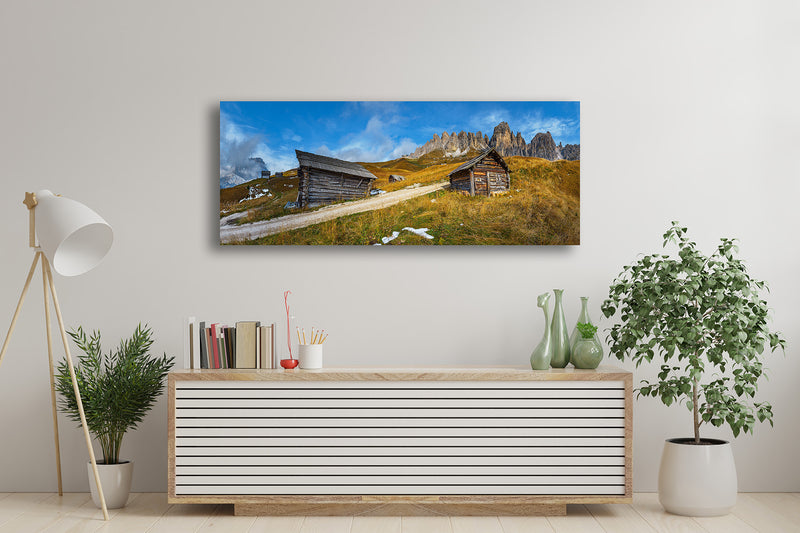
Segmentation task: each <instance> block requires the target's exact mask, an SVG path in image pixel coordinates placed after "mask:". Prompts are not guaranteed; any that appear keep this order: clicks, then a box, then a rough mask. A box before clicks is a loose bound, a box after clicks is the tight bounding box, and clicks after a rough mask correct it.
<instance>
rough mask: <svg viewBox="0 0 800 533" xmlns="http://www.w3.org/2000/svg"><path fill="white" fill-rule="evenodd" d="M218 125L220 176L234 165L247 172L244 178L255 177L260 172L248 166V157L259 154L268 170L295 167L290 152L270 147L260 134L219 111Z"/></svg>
mask: <svg viewBox="0 0 800 533" xmlns="http://www.w3.org/2000/svg"><path fill="white" fill-rule="evenodd" d="M219 121H220V125H219V173H220V176H223V175H225V174H227V173H229V172H231V171H233V170H234V169H235V168H239V169H240V172H245V173H247V170H241V169H247V168H250V169H251V170H252V172H251V175H247V176H243V177H245V178H248V179H254V178H257V177H259V175H260V172H259V173H256V171H257V170H258V169H257V168H256V167H255V166H253V165H252V162H251V161H250V158H254V157H260V158H261V159H263V160H264V163H265V164H266V165H267V168H268V169H269V170H270V171H271V172H280V171H283V170H288V169H290V168H294V167H296V166H297V160H296V159H295V158H294V152H285V151H278V150H274V149H273V148H271V147H270V146H269V145H268V144H267V143H266V142H265V140H264V139H263V137H262V136H261V135H257V134H254V133H248V132H247V131H246V129H245V128H243V127H242V126H241V125H239V124H236V123H235V122H233V121H232V120H230V118H229V117H228V116H227V115H226V114H225V113H221V114H220V118H219Z"/></svg>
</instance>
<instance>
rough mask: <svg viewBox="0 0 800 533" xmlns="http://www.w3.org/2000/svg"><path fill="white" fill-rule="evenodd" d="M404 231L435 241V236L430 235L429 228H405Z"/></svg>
mask: <svg viewBox="0 0 800 533" xmlns="http://www.w3.org/2000/svg"><path fill="white" fill-rule="evenodd" d="M403 231H410V232H411V233H413V234H415V235H419V236H420V237H425V238H426V239H433V235H428V228H409V227H407V226H406V227H405V228H403Z"/></svg>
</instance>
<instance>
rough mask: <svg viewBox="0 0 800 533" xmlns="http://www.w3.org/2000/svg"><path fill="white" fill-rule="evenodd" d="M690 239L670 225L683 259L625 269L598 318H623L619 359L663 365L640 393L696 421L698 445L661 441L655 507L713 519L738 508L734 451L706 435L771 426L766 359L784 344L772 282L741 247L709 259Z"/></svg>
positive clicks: (664, 258) (649, 259) (611, 338)
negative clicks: (754, 274) (764, 383)
mask: <svg viewBox="0 0 800 533" xmlns="http://www.w3.org/2000/svg"><path fill="white" fill-rule="evenodd" d="M686 231H687V229H686V228H685V227H681V226H680V225H678V223H677V222H673V223H672V225H671V227H670V228H669V229H668V230H667V232H666V233H665V234H664V247H666V246H667V245H668V244H670V243H672V244H675V245H676V246H677V248H678V254H677V257H674V258H673V257H670V256H668V255H659V254H654V255H645V256H643V257H642V258H641V259H639V260H638V261H637V262H635V263H634V264H632V265H628V266H625V267H624V268H623V270H622V273H621V274H620V275H619V276H618V277H617V278H616V279H615V280H614V282H613V283H612V284H611V287H610V288H609V298H608V299H607V300H606V301H605V302H604V303H603V306H602V310H603V314H604V315H605V316H606V317H607V318H610V317H612V316H614V315H615V314H616V313H619V315H620V319H621V322H620V323H618V324H615V325H614V326H613V327H612V328H611V329H610V330H609V335H608V343H609V350H610V352H611V353H612V354H614V355H615V356H616V357H617V358H618V359H620V360H624V359H625V358H626V357H629V358H630V359H631V360H633V361H635V363H636V366H637V367H638V366H639V365H640V364H641V363H643V362H651V361H653V359H654V358H655V357H656V355H658V356H660V357H661V358H663V363H662V364H661V370H660V372H659V373H658V380H657V381H653V382H650V381H646V380H643V381H642V382H641V386H640V387H639V388H638V389H636V392H637V395H638V396H652V397H658V398H660V399H661V401H662V402H663V403H664V404H665V405H667V406H669V405H672V404H674V403H682V404H684V405H685V406H686V408H687V409H688V410H689V412H690V413H691V416H692V419H693V427H694V436H693V437H690V438H676V439H669V440H667V441H666V443H665V446H664V451H663V453H662V459H661V467H660V470H659V482H658V492H659V501H660V502H661V504H662V505H663V506H664V508H665V509H666V510H667V511H669V512H671V513H675V514H682V515H690V516H717V515H722V514H726V513H728V512H729V511H730V509H731V508H732V507H733V506H734V505H735V503H736V492H737V481H736V467H735V464H734V461H733V454H732V452H731V446H730V443H729V442H727V441H724V440H718V439H709V438H701V436H700V428H701V426H702V425H703V424H711V425H712V426H715V427H720V426H722V425H725V424H727V425H728V426H729V427H730V429H731V431H732V432H733V436H734V437H737V436H738V435H739V434H740V433H741V432H743V431H745V432H749V433H752V432H753V428H754V426H755V422H756V420H758V421H760V422H764V421H768V422H769V423H770V425H772V406H771V405H770V404H769V403H767V402H757V401H755V395H756V392H757V390H758V380H759V378H761V376H762V375H763V372H764V368H763V365H762V363H761V361H760V356H761V354H762V353H763V352H764V350H766V349H768V350H770V351H773V352H774V351H775V350H776V349H778V348H781V349H783V348H784V346H785V341H784V339H783V338H782V337H781V336H780V334H779V333H773V332H770V330H769V328H768V326H767V316H768V307H767V302H766V301H764V300H763V299H762V297H761V293H762V292H763V291H766V290H767V286H766V283H764V282H763V281H758V280H755V279H753V278H751V277H750V276H749V275H748V273H747V270H746V268H745V265H744V263H743V262H742V261H741V260H740V259H738V258H737V257H736V254H737V253H738V251H739V250H738V246H737V245H736V241H735V240H734V239H726V238H723V239H721V241H720V244H719V246H718V247H717V249H716V250H715V251H714V252H713V253H712V254H711V255H708V256H706V255H704V254H703V253H701V252H700V251H699V250H698V249H697V245H696V243H694V242H692V241H691V240H689V238H688V237H687V236H686Z"/></svg>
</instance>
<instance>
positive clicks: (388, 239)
mask: <svg viewBox="0 0 800 533" xmlns="http://www.w3.org/2000/svg"><path fill="white" fill-rule="evenodd" d="M398 235H400V232H399V231H393V232H392V234H391V235H390V236H388V237H381V242H383V244H388V243H390V242H392V241H393V240H395V239H396V238H397V236H398Z"/></svg>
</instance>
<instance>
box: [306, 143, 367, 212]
mask: <svg viewBox="0 0 800 533" xmlns="http://www.w3.org/2000/svg"><path fill="white" fill-rule="evenodd" d="M295 154H296V155H297V161H298V166H297V177H298V178H299V184H298V186H297V187H298V191H297V204H298V206H299V207H305V206H308V205H318V204H329V203H332V202H337V201H340V200H351V199H354V198H362V197H364V196H366V195H367V194H369V190H370V187H371V186H372V182H373V181H375V180H376V179H377V177H376V176H375V175H374V174H372V173H370V172H369V171H368V170H367V169H365V168H364V167H362V166H361V165H359V164H358V163H351V162H349V161H342V160H341V159H334V158H333V157H326V156H324V155H317V154H312V153H309V152H301V151H300V150H295Z"/></svg>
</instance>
